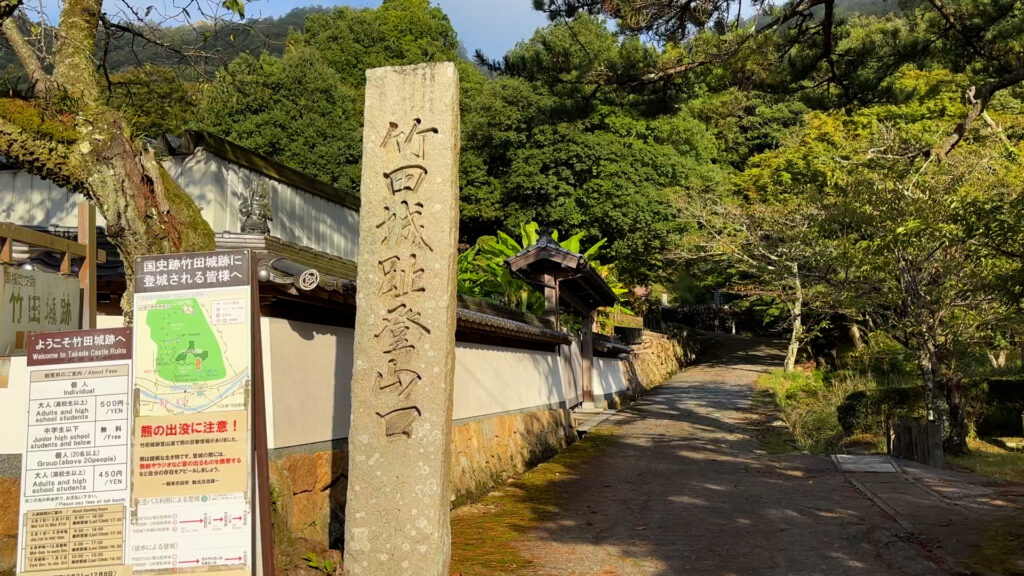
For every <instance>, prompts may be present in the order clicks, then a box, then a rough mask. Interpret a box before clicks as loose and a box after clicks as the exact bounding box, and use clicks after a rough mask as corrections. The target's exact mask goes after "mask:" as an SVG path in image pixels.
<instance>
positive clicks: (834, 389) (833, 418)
mask: <svg viewBox="0 0 1024 576" xmlns="http://www.w3.org/2000/svg"><path fill="white" fill-rule="evenodd" d="M758 385H759V386H760V387H761V388H764V389H767V390H770V391H771V392H772V395H773V396H774V397H775V402H776V404H777V405H778V406H779V409H780V411H781V412H782V417H783V419H784V420H785V421H786V423H787V424H788V425H789V428H790V430H792V432H793V436H794V438H795V439H796V442H797V445H798V446H800V448H801V449H803V450H806V451H808V452H815V453H828V452H832V451H835V450H836V449H837V448H838V447H839V444H840V443H841V442H842V440H843V437H844V430H843V427H842V426H841V425H840V423H839V418H838V408H839V406H840V405H841V404H843V401H844V400H845V399H846V398H847V397H848V396H850V395H851V394H852V393H854V392H856V391H859V390H866V389H868V388H869V387H870V386H871V379H870V378H865V377H862V376H858V375H855V374H853V373H850V372H845V371H844V372H836V373H834V374H830V375H829V376H828V377H827V378H826V377H825V375H824V374H822V373H821V372H813V373H803V372H790V373H785V372H781V371H779V372H773V373H770V374H766V375H765V376H763V377H762V378H761V380H760V381H759V382H758Z"/></svg>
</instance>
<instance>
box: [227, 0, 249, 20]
mask: <svg viewBox="0 0 1024 576" xmlns="http://www.w3.org/2000/svg"><path fill="white" fill-rule="evenodd" d="M223 4H224V7H225V8H227V9H228V10H230V11H232V12H234V13H235V14H238V17H239V18H245V0H224V3H223Z"/></svg>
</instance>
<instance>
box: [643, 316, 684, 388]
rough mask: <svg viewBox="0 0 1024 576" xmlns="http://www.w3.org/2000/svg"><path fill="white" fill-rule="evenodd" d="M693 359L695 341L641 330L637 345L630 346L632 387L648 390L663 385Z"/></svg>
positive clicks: (682, 335) (679, 336) (675, 335)
mask: <svg viewBox="0 0 1024 576" xmlns="http://www.w3.org/2000/svg"><path fill="white" fill-rule="evenodd" d="M696 357H697V341H696V339H694V338H692V337H688V336H687V335H685V334H682V333H680V334H674V335H669V334H661V333H659V332H652V331H650V330H644V333H643V338H642V340H641V341H640V343H639V344H634V345H633V346H630V351H629V365H630V367H631V370H632V372H633V374H632V378H630V380H632V381H633V383H634V385H636V384H638V385H639V386H640V387H641V388H643V389H644V390H650V389H651V388H654V387H655V386H658V385H659V384H661V383H663V382H665V380H667V379H668V378H669V377H671V376H672V375H673V374H675V373H676V372H677V371H678V370H679V369H680V368H682V367H684V366H688V365H689V364H692V363H693V361H694V360H695V359H696Z"/></svg>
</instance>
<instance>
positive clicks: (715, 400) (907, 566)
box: [455, 337, 1024, 576]
mask: <svg viewBox="0 0 1024 576" xmlns="http://www.w3.org/2000/svg"><path fill="white" fill-rule="evenodd" d="M712 349H713V350H714V353H715V356H714V359H713V360H712V361H709V362H706V363H704V364H702V365H699V366H695V367H692V368H689V369H687V370H685V371H683V372H681V373H680V374H678V375H677V376H676V377H674V378H673V379H671V381H670V382H668V383H666V384H665V385H663V386H661V387H659V388H657V389H656V390H654V391H653V392H651V393H650V394H649V395H648V396H647V397H645V398H644V399H642V400H641V401H640V402H638V403H637V404H635V405H634V406H632V407H631V408H629V409H627V410H624V411H622V412H620V413H618V414H617V415H615V416H614V417H613V418H611V419H610V420H608V421H606V422H605V423H604V424H603V425H602V428H599V429H598V430H597V431H596V432H595V435H600V440H596V439H595V442H596V443H597V444H598V446H590V445H588V442H587V441H584V442H581V443H579V444H577V445H576V446H574V447H573V448H572V449H570V450H569V451H567V454H565V455H560V456H559V457H556V459H555V460H553V461H552V462H550V463H547V464H544V465H542V466H541V467H538V469H536V470H535V471H534V472H532V473H531V474H528V475H527V476H526V477H524V478H523V479H522V481H521V482H519V483H513V484H511V485H509V486H507V487H505V488H503V489H500V490H499V491H497V492H496V494H495V495H492V496H490V497H488V498H486V499H484V500H483V501H481V502H480V503H478V504H476V505H474V506H471V507H466V508H465V509H461V510H459V511H456V515H455V518H456V519H457V522H456V525H455V526H456V533H455V540H456V547H458V546H459V545H460V540H465V539H467V538H471V536H470V534H471V533H472V535H473V536H474V537H475V536H478V535H477V534H476V533H475V532H480V531H484V530H497V531H498V532H502V531H504V532H503V536H502V538H504V540H503V541H502V542H501V544H500V546H496V547H495V552H496V554H501V556H500V559H498V556H495V559H497V560H496V562H492V563H491V567H490V568H489V569H486V570H475V569H474V568H473V567H472V566H470V567H468V568H467V567H466V566H463V567H459V570H460V571H459V572H458V573H459V574H461V575H462V576H477V575H478V574H488V575H490V574H538V575H552V576H553V575H559V576H563V575H565V576H572V575H579V576H583V575H588V576H591V575H593V576H641V575H643V576H648V575H650V576H654V575H666V576H668V575H671V576H677V575H678V576H683V575H686V576H705V575H706V576H712V575H714V576H733V575H735V576H769V575H771V576H811V575H815V576H817V575H821V576H846V575H849V576H860V575H863V576H869V575H870V576H886V575H897V574H906V575H914V576H916V575H920V576H935V575H942V574H989V573H1005V574H1020V573H1024V572H1017V571H1015V570H1014V569H1012V568H1011V569H1009V570H1001V569H1000V570H999V571H990V570H982V571H974V570H970V571H968V570H964V569H963V566H964V564H963V563H962V562H961V561H960V560H963V559H965V558H968V557H976V556H977V554H978V552H979V550H978V549H974V550H956V547H957V544H956V543H955V542H954V543H953V544H952V548H950V545H949V543H948V542H946V543H945V546H944V543H943V542H939V541H938V540H936V538H939V539H941V538H943V536H942V533H943V530H944V533H948V534H956V533H957V532H959V533H961V534H962V533H963V532H964V531H965V530H966V531H969V532H977V531H978V530H980V528H979V526H982V525H984V524H985V523H987V522H990V520H989V518H987V517H984V516H974V517H969V516H970V515H969V514H968V515H966V516H965V515H964V514H960V513H958V514H956V515H955V516H951V515H949V514H948V511H945V509H944V508H941V507H939V508H937V509H939V510H940V511H939V512H938V514H940V515H942V514H945V515H946V516H945V518H947V519H948V520H947V519H943V518H939V517H937V516H935V515H934V514H930V513H926V512H922V511H921V510H917V507H916V506H915V507H912V508H913V511H914V514H910V515H908V516H901V512H900V511H899V510H897V508H904V509H906V507H905V506H902V505H897V506H896V507H895V508H889V509H888V510H886V509H885V506H880V505H878V504H877V503H876V502H874V501H872V500H871V499H870V498H869V496H868V495H866V494H865V493H864V492H863V491H862V490H859V489H858V488H856V487H855V486H854V483H852V482H850V481H849V479H848V478H847V477H844V475H843V473H842V472H840V471H839V470H838V469H837V468H836V466H835V465H834V464H833V462H832V460H830V459H829V458H828V457H824V456H811V455H806V454H783V455H769V454H768V453H767V452H765V451H764V450H762V449H761V446H762V444H761V442H759V440H758V436H759V433H760V432H761V431H762V425H763V418H762V415H759V413H758V411H757V410H756V409H754V406H753V405H752V402H751V398H752V393H753V383H754V382H755V380H756V379H757V377H758V376H759V375H760V374H762V373H763V372H765V371H768V370H771V369H773V368H775V367H777V366H779V365H780V363H781V354H782V351H781V346H780V344H779V343H777V342H771V341H767V340H753V339H745V338H738V337H736V338H725V339H722V340H721V341H719V342H717V343H716V344H714V345H713V346H712ZM602 430H604V431H606V433H605V434H601V431H602ZM577 449H582V450H583V451H584V452H582V453H580V452H574V451H575V450H577ZM911 472H912V471H911ZM861 479H862V480H864V481H865V482H867V483H866V484H865V482H861V488H862V489H863V488H865V486H873V487H875V488H876V489H877V490H878V494H882V495H883V496H884V495H886V494H889V493H892V494H896V495H898V494H905V493H907V490H911V492H912V491H913V490H924V491H926V492H927V491H930V490H935V489H936V488H935V486H931V487H928V482H927V481H926V480H927V479H923V478H922V477H921V475H920V474H917V476H916V479H915V478H912V477H911V476H910V475H909V474H903V475H899V476H898V477H897V475H895V474H893V475H890V476H887V477H882V476H877V477H870V478H865V477H864V476H863V475H861ZM961 480H963V478H962V477H961ZM899 482H906V483H907V486H903V485H902V484H899ZM885 483H889V484H885ZM886 486H891V487H896V488H899V490H891V489H889V490H888V491H887V489H885V487H886ZM1003 493H1004V494H1005V491H1003ZM538 494H539V496H538ZM915 494H916V493H915ZM918 496H919V495H918ZM521 500H528V502H527V503H526V504H524V503H523V502H522V501H521ZM990 500H991V498H990ZM922 502H925V503H927V498H925V499H924V500H922ZM897 504H899V503H897ZM951 505H952V506H954V507H957V509H958V510H960V508H963V506H958V505H956V504H955V503H953V504H951ZM997 508H998V507H997ZM503 509H508V510H513V511H515V513H516V514H518V515H517V516H515V522H514V523H516V524H517V525H516V526H513V527H512V528H511V529H506V526H505V525H503V524H502V522H505V523H506V524H508V522H509V521H508V520H504V519H503V516H502V514H503V512H502V510H503ZM1009 510H1011V509H1010V508H1005V507H1003V508H998V510H997V512H998V513H999V514H1000V515H1001V516H999V517H1000V518H1002V519H1003V520H1005V521H1006V522H1013V521H1014V520H1012V519H1013V518H1018V519H1019V518H1020V517H1021V516H1020V515H1019V514H1018V515H1016V516H1014V515H1013V514H1011V513H1009V512H1008V511H1009ZM961 511H962V510H961ZM1013 511H1014V512H1019V510H1013ZM488 515H489V516H488ZM911 521H916V522H920V523H922V527H923V528H925V529H924V530H923V533H922V534H918V533H917V532H916V531H915V530H914V528H913V527H912V526H910V523H911ZM474 522H475V524H474ZM481 522H489V523H490V524H486V523H481ZM950 523H952V524H953V525H951V524H950ZM961 523H962V524H961ZM1018 523H1019V522H1018ZM925 524H927V525H925ZM474 526H475V527H474ZM937 526H938V527H940V528H942V530H940V531H938V532H937V531H936V529H935V528H936V527H937ZM958 527H959V529H958ZM460 530H461V532H462V533H461V534H460ZM1010 533H1012V531H1011V532H1010ZM1010 538H1011V539H1010V541H1009V542H1002V543H1000V548H1001V549H1002V550H1006V549H1007V547H1008V546H1009V547H1010V548H1013V547H1014V545H1016V550H1020V549H1021V546H1019V544H1020V542H1019V541H1017V540H1016V536H1011V537H1010ZM962 540H963V542H964V543H966V544H970V543H971V542H973V544H971V545H974V546H975V547H977V545H978V543H979V542H983V540H981V539H978V538H968V539H962ZM476 545H477V546H486V540H485V539H481V538H477V544H476ZM499 549H500V551H499ZM982 552H984V550H982ZM516 559H518V560H516ZM951 559H955V560H956V561H955V562H954V561H952V560H951ZM502 562H506V563H507V564H502ZM517 563H519V565H517ZM494 565H497V566H498V568H496V569H495V568H494V567H493V566H494ZM993 565H994V564H993ZM1003 565H1004V566H1005V564H1003ZM506 566H507V568H506ZM986 568H988V566H986Z"/></svg>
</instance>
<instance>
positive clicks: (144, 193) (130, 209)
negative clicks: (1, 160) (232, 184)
mask: <svg viewBox="0 0 1024 576" xmlns="http://www.w3.org/2000/svg"><path fill="white" fill-rule="evenodd" d="M16 4H18V3H16ZM100 4H101V2H100V0H65V2H64V7H63V10H62V11H61V15H60V21H59V25H58V33H57V37H58V38H59V40H58V42H57V45H56V47H55V48H54V54H53V75H52V79H51V81H52V83H53V84H52V85H51V86H50V87H49V88H48V89H47V90H46V91H45V93H44V94H37V96H40V97H37V98H35V99H32V100H27V101H26V100H19V99H14V98H0V155H2V156H4V157H5V158H6V159H7V160H8V161H10V162H13V163H16V164H18V165H19V166H20V167H22V168H23V169H24V170H26V171H27V172H29V173H31V174H35V175H36V176H39V177H41V178H43V179H46V180H50V181H52V182H53V183H55V184H57V185H58V186H62V187H64V188H67V189H68V190H71V191H74V192H79V193H81V194H82V195H83V196H85V197H86V198H88V199H89V200H90V201H91V202H92V203H93V204H95V205H96V207H97V208H98V210H99V212H100V214H102V215H103V217H104V218H105V219H106V221H107V227H106V232H107V237H108V238H109V239H110V240H111V241H112V242H113V243H114V245H116V246H117V248H118V251H119V252H120V254H121V260H122V262H124V269H125V279H126V281H127V289H126V290H125V296H124V298H123V299H122V302H121V307H122V309H123V310H124V311H125V321H126V323H128V324H130V323H131V320H132V318H131V306H132V296H133V294H134V291H133V289H132V288H133V280H134V263H135V259H136V258H137V257H138V256H143V255H146V254H164V253H170V252H190V251H203V250H212V249H213V247H214V242H213V231H212V230H211V229H210V226H209V225H208V224H207V223H206V221H205V220H203V217H202V214H201V213H200V212H199V208H198V207H197V206H196V204H195V202H194V201H193V200H192V199H191V198H190V197H189V196H188V195H187V194H186V193H185V192H184V191H183V190H182V189H181V188H180V187H179V186H178V185H177V184H176V183H174V181H173V180H171V178H170V177H169V176H168V174H167V171H166V170H164V168H163V167H162V166H161V165H160V163H159V162H157V160H156V158H155V157H154V155H153V153H152V151H150V150H147V149H146V148H145V146H144V145H143V144H142V142H141V141H140V140H137V139H134V138H133V137H132V135H131V129H130V127H129V126H128V123H127V121H126V120H125V118H124V115H123V114H121V113H120V112H118V111H117V110H114V109H112V108H110V107H108V106H106V105H105V104H104V103H103V102H102V97H101V96H100V90H99V85H98V78H97V74H96V67H95V62H94V59H93V53H94V50H95V47H96V31H97V29H98V27H99V17H100ZM8 15H9V14H7V13H5V12H4V10H2V5H0V19H2V18H4V17H6V16H8ZM4 32H5V34H7V35H9V36H15V35H16V34H17V32H18V31H17V29H16V28H12V27H11V26H7V28H6V29H5V30H4ZM18 56H19V57H20V58H23V59H29V58H32V57H34V56H33V55H32V54H31V53H20V54H18ZM32 64H33V62H28V63H26V66H25V67H26V69H31V68H32ZM35 64H37V65H38V63H37V62H36V63H35ZM36 80H37V84H38V83H42V82H44V79H42V78H39V79H36Z"/></svg>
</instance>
